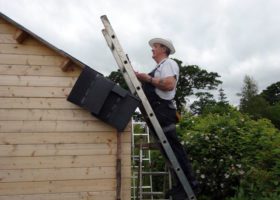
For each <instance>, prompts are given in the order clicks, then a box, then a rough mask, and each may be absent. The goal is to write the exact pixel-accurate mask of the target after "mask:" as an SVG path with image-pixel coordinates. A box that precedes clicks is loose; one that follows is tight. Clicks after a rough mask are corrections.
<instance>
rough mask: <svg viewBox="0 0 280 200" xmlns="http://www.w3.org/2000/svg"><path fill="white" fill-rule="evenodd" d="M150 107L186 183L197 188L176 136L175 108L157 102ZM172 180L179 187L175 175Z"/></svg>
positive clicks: (183, 150)
mask: <svg viewBox="0 0 280 200" xmlns="http://www.w3.org/2000/svg"><path fill="white" fill-rule="evenodd" d="M152 106H153V109H154V112H155V115H156V117H157V119H158V121H159V123H160V125H161V127H162V129H163V131H164V134H165V136H166V138H167V140H168V142H169V144H170V146H171V148H172V150H173V152H174V154H175V156H176V158H177V160H178V162H179V164H180V166H181V168H182V170H183V171H184V174H185V175H186V177H187V179H188V181H189V182H190V185H191V187H192V188H193V189H195V188H196V187H197V186H198V183H197V181H196V179H195V176H194V173H193V170H192V167H191V163H190V161H189V159H188V156H187V153H186V151H185V149H184V147H183V145H182V144H181V143H180V141H179V138H178V136H177V134H176V126H175V123H176V110H175V108H174V107H172V106H170V105H168V104H165V103H159V102H157V104H152ZM163 152H164V151H163ZM164 156H165V157H166V158H167V156H166V154H165V153H164ZM167 159H168V158H167ZM174 173H175V172H174ZM174 178H175V180H176V182H177V185H179V184H180V182H179V180H178V178H177V176H176V175H175V176H174Z"/></svg>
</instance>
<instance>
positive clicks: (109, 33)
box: [101, 15, 196, 200]
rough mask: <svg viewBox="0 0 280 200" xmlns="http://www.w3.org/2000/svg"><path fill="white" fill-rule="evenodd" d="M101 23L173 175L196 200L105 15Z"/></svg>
mask: <svg viewBox="0 0 280 200" xmlns="http://www.w3.org/2000/svg"><path fill="white" fill-rule="evenodd" d="M101 21H102V23H103V25H104V29H102V33H103V35H104V38H105V40H106V42H107V44H108V46H109V48H110V50H111V52H112V54H113V56H114V58H115V60H116V62H117V64H118V66H119V68H120V71H121V73H122V75H123V77H124V79H125V81H126V83H127V86H128V87H129V89H130V91H131V93H132V94H136V95H137V96H138V97H139V98H140V99H141V105H140V111H141V113H142V114H143V115H144V116H145V117H146V121H147V123H148V124H149V126H151V127H152V128H153V129H154V130H155V134H156V136H157V138H158V139H159V142H160V144H161V146H162V148H163V149H164V151H165V153H166V155H167V158H168V160H169V162H170V163H171V165H172V167H173V169H174V171H175V173H176V174H177V177H178V179H179V181H180V182H181V184H182V186H183V189H184V191H185V192H186V195H187V197H188V199H189V200H196V196H195V194H194V192H193V190H192V188H191V186H190V183H189V181H188V179H187V177H186V176H185V174H184V172H183V170H182V168H181V166H180V164H179V162H178V160H177V158H176V156H175V154H174V152H173V150H172V148H171V146H170V144H169V142H168V140H167V139H166V136H165V135H164V132H163V130H162V127H161V126H160V124H159V122H158V120H157V118H156V116H155V114H154V111H153V109H152V107H151V105H150V103H149V101H148V99H147V97H146V95H145V93H144V91H143V89H142V86H141V83H140V82H139V81H138V79H137V77H136V75H135V73H134V70H133V67H132V65H131V63H130V61H129V59H128V57H127V54H125V53H124V51H123V49H122V47H121V45H120V43H119V40H118V38H117V36H116V34H115V31H114V30H113V28H112V26H111V24H110V22H109V20H108V18H107V16H106V15H103V16H101Z"/></svg>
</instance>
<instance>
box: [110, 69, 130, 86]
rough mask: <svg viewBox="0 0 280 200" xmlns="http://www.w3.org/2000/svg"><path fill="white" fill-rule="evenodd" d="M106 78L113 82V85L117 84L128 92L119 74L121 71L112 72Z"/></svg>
mask: <svg viewBox="0 0 280 200" xmlns="http://www.w3.org/2000/svg"><path fill="white" fill-rule="evenodd" d="M106 78H109V79H110V80H111V81H114V82H115V83H118V84H119V85H120V86H121V87H122V88H124V89H126V90H128V86H127V84H126V82H125V80H124V77H123V75H122V73H121V71H120V70H119V69H118V71H113V72H111V74H110V75H109V76H107V77H106Z"/></svg>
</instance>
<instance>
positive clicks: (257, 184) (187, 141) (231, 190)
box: [178, 108, 280, 200]
mask: <svg viewBox="0 0 280 200" xmlns="http://www.w3.org/2000/svg"><path fill="white" fill-rule="evenodd" d="M178 131H179V133H180V135H181V138H182V140H183V141H184V145H185V147H186V149H187V152H188V154H189V156H190V159H191V160H192V163H193V168H194V171H195V172H196V174H197V177H198V180H199V182H200V184H201V189H202V195H201V197H200V198H201V199H215V200H216V199H226V198H227V197H232V196H234V195H236V194H237V191H241V190H243V191H244V193H245V194H246V195H247V196H248V197H253V196H259V197H268V196H269V195H271V194H275V195H277V194H279V192H280V191H279V186H280V185H279V180H280V157H279V155H280V133H279V130H277V129H275V128H274V126H273V125H272V124H271V123H270V122H269V121H268V120H265V119H260V120H258V121H254V120H251V119H250V118H249V117H248V116H246V115H243V114H241V113H240V112H238V111H237V110H235V109H234V108H231V109H229V110H228V112H227V113H222V114H221V113H220V114H218V113H214V114H211V113H207V114H205V115H201V116H190V115H185V116H184V118H183V120H181V122H180V128H179V129H178Z"/></svg>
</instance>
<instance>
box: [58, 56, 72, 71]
mask: <svg viewBox="0 0 280 200" xmlns="http://www.w3.org/2000/svg"><path fill="white" fill-rule="evenodd" d="M71 64H72V61H71V60H70V59H69V58H65V59H64V60H63V61H62V63H61V65H60V68H61V70H62V71H64V72H67V71H68V69H69V67H70V66H71Z"/></svg>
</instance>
